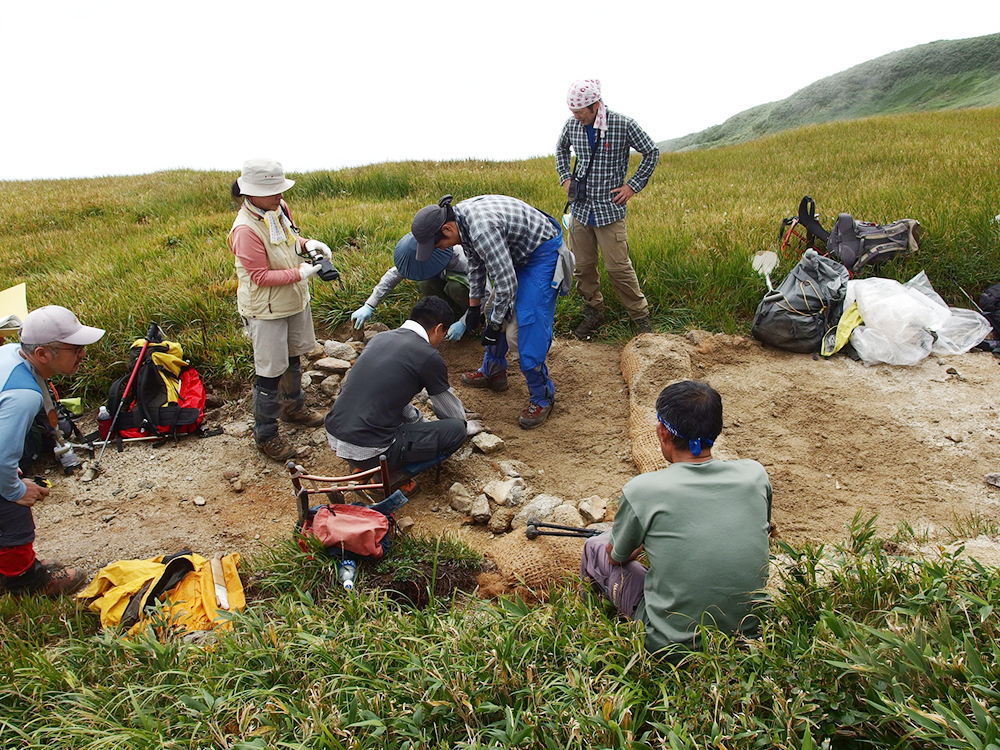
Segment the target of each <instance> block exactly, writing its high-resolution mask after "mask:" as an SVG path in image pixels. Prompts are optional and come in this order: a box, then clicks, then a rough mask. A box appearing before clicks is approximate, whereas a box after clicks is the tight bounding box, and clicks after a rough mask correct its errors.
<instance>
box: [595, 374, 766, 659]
mask: <svg viewBox="0 0 1000 750" xmlns="http://www.w3.org/2000/svg"><path fill="white" fill-rule="evenodd" d="M656 419H657V425H656V437H657V438H658V440H659V443H660V450H661V452H662V453H663V457H664V458H665V459H666V460H667V461H668V462H669V464H670V465H669V466H667V467H666V468H665V469H660V470H659V471H654V472H649V473H646V474H642V475H640V476H638V477H636V478H634V479H632V480H631V481H629V482H628V483H627V484H626V485H625V487H624V488H622V494H621V497H620V498H619V500H618V511H617V512H616V513H615V521H614V526H613V527H612V529H611V532H610V533H606V534H601V535H600V536H596V537H591V538H590V539H588V540H587V541H586V542H585V544H584V548H583V557H582V559H581V562H580V573H581V575H582V576H583V578H584V580H585V581H589V582H590V585H591V587H592V588H593V589H594V590H595V591H596V592H597V593H599V594H601V595H603V596H606V597H607V598H609V599H611V600H612V601H613V602H614V604H615V606H616V607H617V609H618V611H619V613H621V614H622V615H624V616H626V617H628V618H631V619H634V620H638V621H639V622H641V623H642V625H643V628H644V631H645V645H646V648H647V649H648V650H649V651H660V650H663V649H666V652H665V656H666V658H667V659H668V660H670V661H673V662H675V663H676V662H677V661H680V660H681V659H683V657H684V655H685V654H686V653H687V652H688V651H690V650H693V649H697V648H699V647H700V638H701V627H702V626H711V627H715V628H718V629H719V630H721V631H723V632H724V633H726V634H729V635H732V634H737V633H739V634H742V635H746V636H752V635H754V634H755V633H756V631H757V629H758V626H759V623H758V620H757V617H756V615H755V614H754V611H753V606H754V604H755V602H756V601H757V599H758V598H759V597H758V592H761V591H762V590H763V588H764V586H765V585H766V584H767V576H768V565H769V558H768V555H769V540H768V532H769V530H770V526H771V523H770V522H771V494H772V493H771V483H770V480H769V479H768V477H767V472H766V471H765V470H764V467H763V466H761V465H760V464H759V463H757V462H756V461H753V460H751V459H738V460H725V461H724V460H722V459H718V458H715V457H714V456H713V455H712V448H713V446H714V444H715V442H716V440H717V439H718V437H719V434H720V433H721V432H722V397H721V396H720V395H719V394H718V392H717V391H715V390H714V389H713V388H712V387H711V386H709V385H707V384H706V383H702V382H699V381H695V380H683V381H680V382H677V383H673V384H672V385H669V386H667V387H666V388H664V389H663V391H662V392H661V393H660V395H659V398H657V400H656ZM642 552H645V555H646V558H647V559H648V561H649V567H648V568H647V567H646V566H645V565H643V564H642V563H640V562H639V561H638V560H637V559H636V558H637V557H638V556H639V554H640V553H642Z"/></svg>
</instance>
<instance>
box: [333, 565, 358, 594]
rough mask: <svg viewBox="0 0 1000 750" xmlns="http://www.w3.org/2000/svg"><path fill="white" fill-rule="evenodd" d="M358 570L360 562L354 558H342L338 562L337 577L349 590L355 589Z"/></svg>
mask: <svg viewBox="0 0 1000 750" xmlns="http://www.w3.org/2000/svg"><path fill="white" fill-rule="evenodd" d="M357 572H358V564H357V563H356V562H354V560H341V561H340V562H339V563H337V578H339V579H340V582H341V583H342V584H344V588H345V589H346V590H347V591H354V575H355V574H356V573H357Z"/></svg>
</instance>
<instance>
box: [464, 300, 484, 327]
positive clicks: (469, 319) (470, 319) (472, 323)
mask: <svg viewBox="0 0 1000 750" xmlns="http://www.w3.org/2000/svg"><path fill="white" fill-rule="evenodd" d="M482 322H483V307H482V305H480V306H479V307H472V306H471V305H470V306H469V309H468V311H467V312H466V313H465V327H466V328H468V329H469V330H470V331H474V330H476V329H477V328H479V324H480V323H482Z"/></svg>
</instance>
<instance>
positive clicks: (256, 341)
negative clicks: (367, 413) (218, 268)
mask: <svg viewBox="0 0 1000 750" xmlns="http://www.w3.org/2000/svg"><path fill="white" fill-rule="evenodd" d="M294 184H295V181H294V180H289V179H288V178H286V177H285V170H284V169H283V168H282V166H281V164H280V163H278V162H276V161H273V160H271V159H250V160H248V161H247V162H246V163H244V165H243V171H242V173H241V174H240V176H239V178H238V179H237V180H236V181H235V182H234V183H233V186H232V195H233V198H234V199H236V200H239V199H240V198H242V199H243V203H242V205H241V206H240V210H239V213H238V214H237V215H236V219H235V221H233V228H232V229H231V230H230V232H229V239H228V241H229V249H230V250H232V252H233V254H234V255H235V256H236V259H235V263H236V278H237V280H238V282H239V283H238V287H237V292H236V299H237V305H238V307H239V312H240V316H241V317H242V318H243V325H244V327H245V328H246V331H247V333H248V334H249V335H250V340H251V341H252V342H253V362H254V369H255V371H256V375H257V377H256V381H255V383H254V386H253V417H254V426H253V435H254V440H255V441H256V443H257V448H258V449H259V450H260V451H261V453H263V454H264V455H266V456H269V457H270V458H273V459H275V460H276V461H285V460H287V459H289V458H291V457H292V456H293V455H295V448H294V447H293V446H292V445H290V444H289V443H288V441H287V440H285V439H284V438H283V437H281V436H280V435H279V434H278V419H282V420H284V421H286V422H293V423H296V424H302V425H306V426H308V427H319V426H320V425H321V424H323V417H324V415H323V414H322V413H320V412H318V411H314V410H312V409H309V408H307V407H306V405H305V394H304V393H303V392H302V366H301V364H300V361H299V357H300V356H301V355H303V354H306V353H307V352H310V351H312V349H313V347H315V346H316V334H315V332H314V330H313V321H312V310H311V308H310V306H309V279H310V277H312V276H315V275H316V274H318V273H319V271H320V267H319V266H318V265H313V264H312V263H310V262H306V261H304V260H303V257H302V255H303V253H304V252H306V251H312V252H320V253H322V254H323V255H324V256H325V257H326V258H327V260H329V259H330V257H331V252H330V248H329V247H328V246H327V245H326V244H325V243H323V242H320V241H319V240H312V239H308V240H307V239H306V238H304V237H301V236H300V235H299V229H298V227H296V226H295V224H294V223H293V222H292V216H291V213H290V212H289V209H288V204H287V203H285V201H284V200H283V199H282V193H284V192H285V191H286V190H288V189H289V188H290V187H291V186H292V185H294Z"/></svg>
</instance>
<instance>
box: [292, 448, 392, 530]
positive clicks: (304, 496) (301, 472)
mask: <svg viewBox="0 0 1000 750" xmlns="http://www.w3.org/2000/svg"><path fill="white" fill-rule="evenodd" d="M378 462H379V465H378V466H376V467H375V468H373V469H368V470H367V471H359V472H357V473H356V474H348V475H347V476H344V477H320V476H315V475H313V474H307V473H306V470H305V468H304V467H303V466H301V465H299V464H296V463H295V462H294V461H289V462H288V463H287V464H286V465H285V467H286V468H287V469H288V473H289V475H290V476H291V479H292V487H293V488H294V489H295V502H296V507H297V509H298V525H299V526H300V527H301V526H302V524H303V523H305V521H306V519H307V518H308V517H309V496H310V495H317V494H320V493H323V494H325V495H327V497H328V498H329V502H331V503H341V504H342V503H344V502H346V501H345V500H344V493H345V492H356V493H358V494H359V495H361V496H362V497H363V498H364V500H365V502H372V501H375V502H379V501H381V500H385V499H386V498H387V497H388V496H389V465H388V464H387V463H386V460H385V456H379V459H378ZM303 479H306V480H309V481H310V482H322V483H325V484H326V486H323V487H308V486H305V485H303V484H302V480H303Z"/></svg>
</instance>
